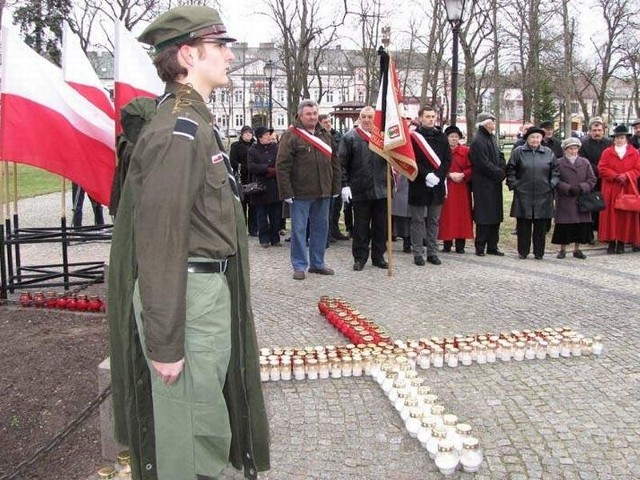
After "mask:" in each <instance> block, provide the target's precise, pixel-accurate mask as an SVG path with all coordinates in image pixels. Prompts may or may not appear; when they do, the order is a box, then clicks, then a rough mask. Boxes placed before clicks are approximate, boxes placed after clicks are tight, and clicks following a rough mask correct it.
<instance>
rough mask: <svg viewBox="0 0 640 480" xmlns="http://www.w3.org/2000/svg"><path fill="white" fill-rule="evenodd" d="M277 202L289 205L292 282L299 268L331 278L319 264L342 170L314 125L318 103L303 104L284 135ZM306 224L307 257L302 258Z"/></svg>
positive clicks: (331, 145)
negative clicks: (330, 208) (332, 201)
mask: <svg viewBox="0 0 640 480" xmlns="http://www.w3.org/2000/svg"><path fill="white" fill-rule="evenodd" d="M276 169H277V176H278V189H279V190H280V199H281V200H284V201H285V202H287V203H288V204H289V205H290V206H291V266H292V267H293V278H294V280H304V279H305V270H306V269H307V267H309V273H318V274H320V275H333V274H334V271H333V270H332V269H331V268H328V267H327V266H325V264H324V254H325V250H326V248H327V232H328V231H329V204H330V201H331V197H334V196H337V195H339V194H340V189H341V177H342V172H341V168H340V161H339V160H338V155H337V154H336V145H335V142H334V140H333V137H332V136H331V134H330V133H329V132H327V131H326V130H325V129H324V128H323V127H322V126H321V125H320V124H319V123H318V104H317V103H316V102H315V101H313V100H303V101H302V102H300V105H299V106H298V114H297V119H296V121H295V123H294V124H293V125H292V126H291V127H289V129H288V130H287V131H286V132H284V134H283V135H282V138H281V140H280V144H279V146H278V157H277V160H276ZM307 225H308V226H309V253H308V254H307Z"/></svg>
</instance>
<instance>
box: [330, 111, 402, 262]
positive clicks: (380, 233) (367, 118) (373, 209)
mask: <svg viewBox="0 0 640 480" xmlns="http://www.w3.org/2000/svg"><path fill="white" fill-rule="evenodd" d="M374 114H375V110H374V109H373V107H364V108H363V109H362V110H360V116H359V118H358V125H357V126H356V127H354V128H352V129H351V130H349V131H348V132H347V133H346V134H345V136H344V137H343V138H342V140H341V141H340V146H339V148H338V158H339V159H340V162H341V164H342V185H343V186H342V201H343V202H344V203H345V204H346V203H351V204H352V205H353V241H352V244H351V251H352V253H353V260H354V263H353V269H354V270H355V271H361V270H362V269H363V268H364V266H365V264H366V263H367V260H368V258H369V243H371V262H372V263H373V265H375V266H376V267H379V268H383V269H388V268H389V264H388V263H387V261H386V260H385V259H384V253H385V251H386V246H385V239H386V236H387V222H386V217H387V170H388V169H387V163H386V161H385V159H384V158H382V157H381V156H380V155H378V154H376V153H374V152H373V151H372V150H371V149H370V148H369V142H370V141H371V127H372V125H373V117H374Z"/></svg>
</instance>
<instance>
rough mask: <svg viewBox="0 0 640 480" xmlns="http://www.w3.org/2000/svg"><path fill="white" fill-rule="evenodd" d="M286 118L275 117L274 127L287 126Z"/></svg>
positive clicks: (282, 116) (281, 116)
mask: <svg viewBox="0 0 640 480" xmlns="http://www.w3.org/2000/svg"><path fill="white" fill-rule="evenodd" d="M286 120H287V119H286V117H285V116H284V115H282V114H281V115H277V116H276V127H281V128H284V127H285V126H286V125H287V124H286Z"/></svg>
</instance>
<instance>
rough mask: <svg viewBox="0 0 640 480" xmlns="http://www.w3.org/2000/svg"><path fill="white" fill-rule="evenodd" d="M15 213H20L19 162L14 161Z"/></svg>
mask: <svg viewBox="0 0 640 480" xmlns="http://www.w3.org/2000/svg"><path fill="white" fill-rule="evenodd" d="M13 213H14V214H15V215H17V214H18V164H17V163H16V162H13Z"/></svg>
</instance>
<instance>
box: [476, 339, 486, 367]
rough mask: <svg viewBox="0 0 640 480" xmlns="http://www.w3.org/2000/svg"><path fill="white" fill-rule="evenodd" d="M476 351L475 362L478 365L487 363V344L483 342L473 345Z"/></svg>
mask: <svg viewBox="0 0 640 480" xmlns="http://www.w3.org/2000/svg"><path fill="white" fill-rule="evenodd" d="M475 352H476V362H477V363H478V365H484V364H485V363H487V346H486V345H485V344H482V343H479V344H478V345H477V346H476V347H475Z"/></svg>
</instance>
